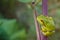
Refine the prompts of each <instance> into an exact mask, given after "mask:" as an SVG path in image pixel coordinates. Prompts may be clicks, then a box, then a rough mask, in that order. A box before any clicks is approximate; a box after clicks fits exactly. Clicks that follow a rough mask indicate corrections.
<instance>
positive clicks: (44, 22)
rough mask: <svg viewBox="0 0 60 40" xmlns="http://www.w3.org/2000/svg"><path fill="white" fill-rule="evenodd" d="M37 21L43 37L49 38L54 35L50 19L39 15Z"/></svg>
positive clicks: (51, 19) (53, 25) (52, 23)
mask: <svg viewBox="0 0 60 40" xmlns="http://www.w3.org/2000/svg"><path fill="white" fill-rule="evenodd" d="M37 21H38V22H39V23H40V25H41V32H42V34H43V35H45V36H51V35H52V34H54V33H55V24H54V21H53V18H52V17H48V16H44V15H40V16H37Z"/></svg>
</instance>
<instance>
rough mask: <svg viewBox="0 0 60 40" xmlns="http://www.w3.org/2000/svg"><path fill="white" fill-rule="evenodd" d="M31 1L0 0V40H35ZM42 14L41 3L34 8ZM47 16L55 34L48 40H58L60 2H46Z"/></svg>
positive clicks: (59, 35) (50, 0)
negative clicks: (50, 18) (54, 29)
mask: <svg viewBox="0 0 60 40" xmlns="http://www.w3.org/2000/svg"><path fill="white" fill-rule="evenodd" d="M31 2H32V0H0V40H36V29H35V24H34V18H33V10H32V7H31ZM35 8H36V10H37V13H38V14H39V15H40V14H42V2H40V3H39V4H37V5H36V6H35ZM48 16H52V17H53V18H54V22H55V24H56V25H55V27H56V32H55V34H54V35H52V36H51V37H48V40H60V0H48Z"/></svg>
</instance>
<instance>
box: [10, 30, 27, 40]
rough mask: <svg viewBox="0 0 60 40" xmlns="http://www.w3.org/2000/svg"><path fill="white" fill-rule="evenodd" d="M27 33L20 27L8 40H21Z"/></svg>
mask: <svg viewBox="0 0 60 40" xmlns="http://www.w3.org/2000/svg"><path fill="white" fill-rule="evenodd" d="M26 37H27V35H26V32H25V29H22V30H20V31H18V32H16V33H14V34H13V35H12V36H11V37H10V40H22V39H26Z"/></svg>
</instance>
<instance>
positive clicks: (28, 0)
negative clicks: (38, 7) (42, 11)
mask: <svg viewBox="0 0 60 40" xmlns="http://www.w3.org/2000/svg"><path fill="white" fill-rule="evenodd" d="M18 1H19V2H23V3H29V2H32V0H18Z"/></svg>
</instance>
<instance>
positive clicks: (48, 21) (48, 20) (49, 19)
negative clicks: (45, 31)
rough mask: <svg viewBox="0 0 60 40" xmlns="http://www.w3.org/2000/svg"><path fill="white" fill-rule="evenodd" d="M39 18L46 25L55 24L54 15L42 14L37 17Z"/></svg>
mask: <svg viewBox="0 0 60 40" xmlns="http://www.w3.org/2000/svg"><path fill="white" fill-rule="evenodd" d="M37 20H38V22H39V23H40V24H41V25H44V26H46V25H47V24H51V25H54V22H53V19H52V17H48V16H44V15H40V16H38V17H37Z"/></svg>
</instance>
